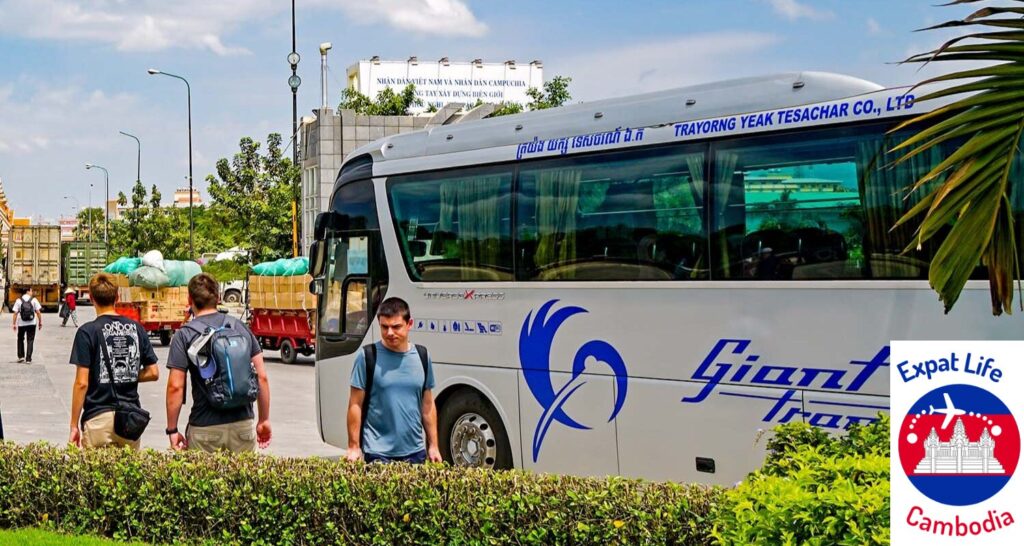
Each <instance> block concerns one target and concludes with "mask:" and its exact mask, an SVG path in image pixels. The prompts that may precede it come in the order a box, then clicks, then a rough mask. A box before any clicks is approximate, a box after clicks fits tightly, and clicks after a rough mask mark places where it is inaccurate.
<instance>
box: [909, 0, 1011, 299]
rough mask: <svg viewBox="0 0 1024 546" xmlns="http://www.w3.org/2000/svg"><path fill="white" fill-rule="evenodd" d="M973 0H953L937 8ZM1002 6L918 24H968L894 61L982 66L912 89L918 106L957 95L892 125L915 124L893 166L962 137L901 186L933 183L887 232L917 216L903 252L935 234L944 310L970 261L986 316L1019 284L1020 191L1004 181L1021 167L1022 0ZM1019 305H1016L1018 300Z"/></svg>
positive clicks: (915, 188)
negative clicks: (986, 300) (984, 285)
mask: <svg viewBox="0 0 1024 546" xmlns="http://www.w3.org/2000/svg"><path fill="white" fill-rule="evenodd" d="M979 1H981V0H954V1H952V2H949V3H947V4H945V5H947V6H961V5H967V4H975V3H977V2H979ZM1006 2H1008V3H1007V4H1006V5H1003V6H985V7H982V8H980V9H977V10H975V11H974V12H972V13H970V14H969V15H967V16H966V17H964V18H962V19H958V20H953V21H947V22H945V23H941V24H938V25H934V26H931V27H928V28H926V29H922V30H936V29H951V28H961V27H962V28H970V29H972V30H971V31H970V32H968V33H966V34H964V35H962V36H959V37H956V38H953V39H950V40H948V41H946V42H945V43H944V44H942V45H941V46H940V47H938V48H936V49H934V50H932V51H928V52H925V53H921V54H918V55H913V56H911V57H909V58H907V59H906V60H904V61H903V62H905V63H920V64H928V63H933V62H956V61H972V62H983V63H991V64H987V65H986V66H983V67H978V68H971V69H966V70H958V71H954V72H951V73H948V74H943V75H941V76H936V77H933V78H928V79H926V80H924V81H922V82H921V83H919V84H918V85H917V86H915V88H917V87H921V86H930V85H935V84H939V85H940V86H941V87H940V88H939V89H937V90H929V91H928V92H926V93H925V94H923V95H921V96H920V97H918V98H917V101H918V102H926V101H933V100H939V99H947V100H950V99H949V98H950V97H960V98H956V99H955V100H954V101H953V102H951V103H949V104H946V105H944V106H942V107H940V108H937V109H935V110H933V111H932V112H929V113H926V114H922V115H919V116H916V117H914V118H913V119H910V120H908V121H906V122H904V123H901V124H899V126H898V127H896V128H895V129H893V131H897V130H900V129H904V128H906V127H910V126H921V127H922V128H921V129H920V130H919V131H918V132H917V133H916V134H915V135H914V136H912V137H911V138H909V139H906V140H904V141H903V142H901V143H899V144H898V145H896V146H894V147H893V148H892V149H891V150H890V151H891V152H898V153H899V154H900V156H899V157H898V158H897V159H896V160H895V161H893V163H892V164H894V165H895V164H899V163H902V162H906V161H908V160H910V159H911V158H913V157H915V156H917V155H919V154H921V153H924V152H926V151H928V150H931V149H934V148H935V147H936V146H943V145H946V146H948V145H950V144H951V143H958V142H960V141H961V140H963V141H964V143H963V144H961V145H959V146H958V147H957V149H956V150H955V151H953V152H952V153H950V154H948V156H946V157H945V158H944V159H943V160H942V161H941V162H940V163H939V164H938V165H936V166H935V167H934V168H932V169H931V170H930V171H929V172H927V173H926V174H924V175H923V176H921V177H920V179H919V180H917V181H916V182H915V183H914V184H913V185H912V186H911V187H910V188H909V189H908V190H907V194H908V196H909V195H910V194H913V193H914V192H919V191H922V190H923V188H925V187H926V186H928V185H933V186H934V188H933V189H931V190H930V191H929V193H928V195H926V196H925V197H923V198H921V199H920V200H919V201H918V202H917V203H916V204H915V205H914V206H913V207H911V208H910V210H908V211H907V212H906V213H905V214H904V215H903V217H902V218H900V219H899V220H898V221H897V223H896V225H895V226H893V228H894V229H895V228H896V227H899V226H902V225H904V224H908V223H910V222H912V221H913V222H917V230H916V232H915V236H914V239H913V241H912V242H911V243H910V245H909V246H908V248H907V250H908V251H911V250H913V249H915V248H920V247H921V246H922V245H923V244H924V243H925V242H926V241H929V240H930V239H932V238H934V237H938V236H939V234H942V233H944V234H945V235H944V236H943V238H942V240H941V243H940V245H939V248H938V250H937V252H936V253H935V256H934V257H933V259H932V263H931V266H930V268H929V274H928V280H929V282H930V284H931V286H932V288H933V289H934V290H935V291H936V292H938V294H939V297H940V299H941V300H942V303H943V305H944V307H945V310H946V312H949V311H950V310H951V309H952V308H953V306H954V304H955V303H956V302H957V300H958V299H959V297H960V293H961V292H962V290H963V288H964V285H965V284H966V283H967V281H968V279H970V277H971V274H972V273H973V272H974V271H975V270H976V268H977V267H978V265H979V264H981V265H984V266H985V268H986V269H987V271H988V278H989V288H990V292H991V295H992V298H991V300H992V313H993V314H995V315H999V314H1002V313H1003V312H1006V313H1010V312H1011V311H1012V304H1013V296H1014V294H1013V292H1014V291H1013V280H1014V279H1018V283H1019V282H1020V281H1019V279H1020V274H1021V266H1020V263H1019V257H1020V249H1019V248H1018V245H1017V237H1016V235H1015V229H1016V226H1015V218H1014V210H1013V206H1012V197H1013V192H1014V191H1024V187H1017V188H1014V185H1015V184H1016V185H1017V186H1021V185H1022V182H1021V181H1016V180H1013V177H1015V176H1017V175H1019V173H1017V172H1016V171H1015V166H1016V165H1020V164H1021V162H1020V146H1019V143H1020V141H1021V136H1022V134H1024V0H1006ZM1005 29H1009V30H1005ZM968 40H969V41H968ZM925 122H931V124H930V125H926V124H925ZM1018 290H1020V285H1019V284H1018ZM1021 303H1022V308H1024V299H1022V300H1021Z"/></svg>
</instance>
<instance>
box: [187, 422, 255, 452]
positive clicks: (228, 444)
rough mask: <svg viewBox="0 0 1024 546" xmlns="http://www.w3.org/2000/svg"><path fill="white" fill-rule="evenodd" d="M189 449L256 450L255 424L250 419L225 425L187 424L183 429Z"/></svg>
mask: <svg viewBox="0 0 1024 546" xmlns="http://www.w3.org/2000/svg"><path fill="white" fill-rule="evenodd" d="M185 440H186V441H188V448H189V449H201V450H203V451H211V452H212V451H217V450H219V449H224V450H227V451H232V452H235V453H238V452H242V451H255V450H256V424H255V423H254V422H253V420H252V419H246V420H244V421H236V422H234V423H228V424H226V425H211V426H208V427H196V426H192V425H189V426H188V429H187V430H186V431H185Z"/></svg>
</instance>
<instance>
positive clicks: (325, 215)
mask: <svg viewBox="0 0 1024 546" xmlns="http://www.w3.org/2000/svg"><path fill="white" fill-rule="evenodd" d="M336 217H337V214H335V213H333V212H331V211H327V212H321V213H320V214H317V215H316V221H315V222H313V238H314V239H316V240H317V241H322V240H323V239H324V237H325V236H326V235H327V228H329V227H332V225H331V224H332V223H337V219H336ZM335 227H336V226H335Z"/></svg>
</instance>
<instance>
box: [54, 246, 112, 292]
mask: <svg viewBox="0 0 1024 546" xmlns="http://www.w3.org/2000/svg"><path fill="white" fill-rule="evenodd" d="M62 248H63V252H62V255H63V260H64V285H65V286H66V287H67V288H69V289H71V290H73V291H74V292H75V297H77V298H78V299H79V301H85V300H89V299H90V298H89V279H91V278H92V276H93V275H95V274H96V273H99V272H100V271H103V267H104V266H105V265H107V250H106V247H105V246H104V244H103V242H102V241H96V242H89V241H72V242H70V243H64V244H63V245H62Z"/></svg>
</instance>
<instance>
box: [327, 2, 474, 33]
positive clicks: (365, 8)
mask: <svg viewBox="0 0 1024 546" xmlns="http://www.w3.org/2000/svg"><path fill="white" fill-rule="evenodd" d="M321 3H322V4H323V5H336V6H340V7H341V9H343V10H344V11H345V13H347V14H348V15H349V16H351V17H353V18H354V19H356V21H358V22H361V23H364V24H372V23H377V22H385V23H388V24H390V25H391V26H393V27H395V28H399V29H402V30H411V31H413V32H419V33H422V34H438V35H443V36H470V37H479V36H483V35H484V34H486V33H487V25H486V24H484V23H482V22H480V21H478V20H477V18H476V16H474V15H473V12H472V11H470V9H469V6H467V5H466V2H465V0H372V1H367V0H342V1H340V2H339V1H338V0H331V1H329V2H321Z"/></svg>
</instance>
